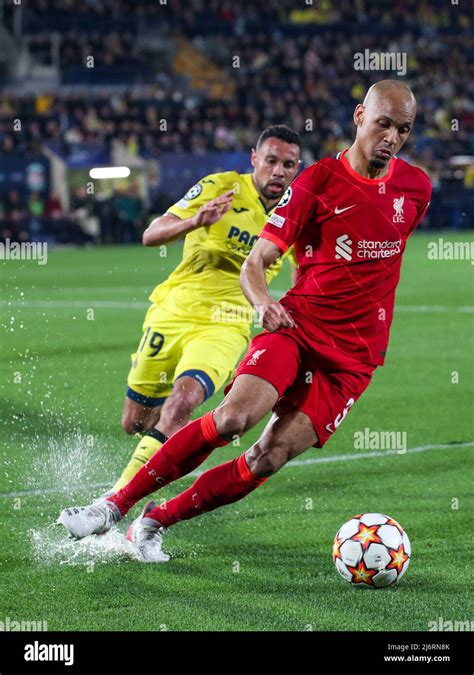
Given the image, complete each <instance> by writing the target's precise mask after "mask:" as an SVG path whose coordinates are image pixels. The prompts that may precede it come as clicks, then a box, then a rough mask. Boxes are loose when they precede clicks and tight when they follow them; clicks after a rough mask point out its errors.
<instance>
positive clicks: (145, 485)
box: [107, 412, 228, 516]
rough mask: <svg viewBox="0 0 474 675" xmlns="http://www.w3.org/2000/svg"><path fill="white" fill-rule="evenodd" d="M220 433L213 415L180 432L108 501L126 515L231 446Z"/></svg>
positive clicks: (204, 417)
mask: <svg viewBox="0 0 474 675" xmlns="http://www.w3.org/2000/svg"><path fill="white" fill-rule="evenodd" d="M227 443H228V441H225V440H224V439H223V438H221V437H220V436H219V434H218V433H217V429H216V425H215V422H214V418H213V415H212V412H209V413H207V414H206V415H204V416H203V417H200V418H199V419H197V420H194V421H193V422H189V424H187V425H186V426H185V427H183V428H182V429H180V430H179V431H177V432H176V433H175V434H173V435H172V436H171V438H169V439H168V440H167V441H166V443H164V444H163V445H162V447H161V448H160V449H159V450H157V452H155V454H154V455H153V457H151V458H150V459H149V460H148V462H147V463H146V464H145V465H144V466H143V467H142V468H141V469H140V470H139V471H138V472H137V473H136V474H135V476H134V477H133V478H132V479H131V480H130V482H129V483H127V485H125V487H123V488H122V489H121V490H119V491H118V492H116V493H115V494H113V495H112V496H111V497H108V498H107V499H108V500H109V501H111V502H113V503H114V504H115V505H116V506H117V507H118V509H119V510H120V513H121V514H122V516H124V515H125V514H126V513H127V511H128V510H129V509H131V508H132V506H134V504H136V502H138V501H139V500H140V499H143V497H146V496H147V495H149V494H151V493H152V492H155V490H158V489H159V488H162V487H164V486H165V485H168V483H171V482H172V481H174V480H176V479H177V478H181V476H186V474H188V473H189V472H190V471H192V470H193V469H195V468H196V467H197V466H199V465H200V464H202V462H204V460H205V459H206V458H207V457H208V456H209V455H210V454H211V452H212V451H213V450H214V448H217V447H220V446H223V445H227Z"/></svg>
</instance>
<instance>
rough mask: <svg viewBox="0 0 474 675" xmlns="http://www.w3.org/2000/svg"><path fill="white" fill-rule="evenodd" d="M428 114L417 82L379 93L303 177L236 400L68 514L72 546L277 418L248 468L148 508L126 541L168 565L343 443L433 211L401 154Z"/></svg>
mask: <svg viewBox="0 0 474 675" xmlns="http://www.w3.org/2000/svg"><path fill="white" fill-rule="evenodd" d="M415 115H416V101H415V97H414V96H413V93H412V91H411V90H410V88H409V87H408V86H407V85H406V84H404V83H402V82H399V81H398V80H383V81H381V82H378V83H377V84H375V85H373V86H372V87H371V88H370V89H369V91H368V92H367V95H366V97H365V99H364V102H363V103H362V104H358V105H357V106H356V108H355V111H354V122H355V125H356V127H357V133H356V138H355V141H354V143H353V144H352V146H351V147H350V148H349V149H347V150H345V151H343V152H341V153H338V154H337V155H333V156H330V157H325V158H324V159H322V160H320V161H318V162H316V163H315V164H313V165H312V166H310V167H309V168H307V169H306V170H305V171H303V172H302V173H301V174H300V175H299V176H298V177H297V178H296V179H295V180H294V182H293V183H292V185H291V186H290V188H288V190H287V192H286V193H285V195H284V196H283V198H282V200H281V202H280V204H279V206H278V207H277V208H276V210H275V212H274V213H273V215H272V216H271V218H270V219H269V221H268V222H267V224H266V225H265V227H264V229H263V231H262V232H261V234H260V238H259V240H258V241H257V243H256V244H255V246H254V248H253V250H252V252H251V253H250V255H249V257H248V259H247V261H246V262H245V263H244V266H243V268H242V273H241V285H242V289H243V291H244V293H245V295H246V297H247V299H248V300H249V302H250V303H251V305H252V306H254V307H255V308H256V309H257V310H258V311H259V313H260V316H261V321H262V325H263V327H264V329H265V330H264V331H263V332H262V333H260V334H259V335H257V336H256V337H255V338H254V339H253V340H252V342H251V345H250V347H249V350H248V352H247V354H246V355H245V357H244V358H243V359H242V361H241V362H240V365H239V366H238V368H237V371H236V373H235V377H234V379H233V381H232V382H231V384H230V385H229V386H228V387H227V389H226V394H227V395H226V397H225V399H224V400H223V402H222V403H221V405H220V406H218V407H217V408H216V409H215V410H214V411H212V412H209V413H207V414H206V415H204V416H203V417H201V418H200V419H197V420H195V421H193V422H190V423H189V424H188V425H187V426H186V427H184V428H183V429H181V430H179V431H178V432H176V433H175V434H174V435H173V436H172V437H171V438H170V439H169V440H167V441H166V443H165V444H164V445H163V446H162V447H161V449H160V450H159V451H158V452H157V453H156V454H155V455H153V457H152V458H151V459H150V460H149V461H148V462H147V463H146V464H145V466H144V467H143V468H141V469H140V470H139V472H138V473H137V474H136V475H135V476H134V477H133V478H132V479H131V481H130V482H129V483H128V484H127V485H126V486H125V487H124V488H123V489H122V490H119V491H118V492H116V493H115V494H113V495H112V496H110V497H108V499H107V500H101V501H98V502H95V503H94V504H92V505H90V506H87V507H81V508H72V509H65V510H64V511H62V513H61V515H60V517H59V522H60V523H62V524H63V525H64V526H65V527H66V528H67V529H68V530H69V532H70V533H71V534H72V535H73V536H75V537H78V538H79V537H83V536H86V535H88V534H93V533H99V532H104V531H106V530H108V529H109V528H110V527H111V526H112V525H113V524H114V523H115V522H117V521H118V520H120V518H122V517H123V516H124V515H125V514H126V513H127V511H128V510H129V509H130V508H131V507H132V506H133V505H134V504H135V503H136V502H137V501H139V500H140V499H142V498H143V497H145V496H147V495H149V494H151V493H152V492H154V491H155V490H157V489H159V488H161V487H163V486H164V485H167V484H168V483H170V482H172V481H174V480H176V479H177V478H180V477H182V476H185V475H186V474H188V473H189V472H190V471H192V470H193V469H195V468H196V467H197V466H199V465H200V464H201V463H202V462H203V461H204V460H205V459H206V458H207V457H208V456H209V455H210V453H211V452H212V451H213V450H214V449H215V448H218V447H219V446H223V445H226V443H228V442H229V440H230V439H232V438H233V437H235V435H236V434H237V435H239V436H240V435H242V434H243V433H245V432H246V431H247V430H248V429H250V428H252V427H253V426H254V425H255V424H257V423H258V422H259V421H260V420H261V419H262V418H263V417H264V416H265V415H266V414H267V413H268V412H269V411H270V410H273V415H272V417H271V419H270V421H269V422H268V424H267V426H266V428H265V429H264V431H263V433H262V435H261V437H260V438H259V440H258V441H257V442H256V443H254V445H253V446H252V447H251V448H249V449H248V450H247V451H246V452H244V453H243V454H242V455H241V456H240V457H238V458H236V459H233V460H230V461H228V462H225V463H223V464H220V465H219V466H216V467H214V468H212V469H209V470H208V471H206V472H204V473H203V474H201V475H200V476H199V478H197V480H196V481H195V482H194V484H193V485H192V486H191V487H190V488H188V489H187V490H185V491H184V492H182V493H181V494H179V495H178V496H177V497H174V498H173V499H171V500H169V501H167V502H165V503H163V504H161V505H159V506H157V505H156V504H155V503H154V502H149V503H148V504H147V505H146V506H145V508H144V511H143V513H142V515H141V516H140V517H139V518H137V519H136V520H135V521H134V522H133V524H132V525H131V527H130V529H129V531H128V534H127V536H128V538H129V539H130V540H131V541H132V543H133V544H134V546H135V549H136V551H137V554H138V557H139V559H141V560H143V561H148V562H156V561H163V560H167V559H168V558H169V556H168V555H167V554H166V553H164V552H163V551H162V548H161V545H162V535H163V532H164V531H165V530H166V528H168V527H170V526H171V525H174V524H175V523H177V522H179V521H181V520H186V519H188V518H193V517H195V516H198V515H200V514H202V513H204V512H207V511H211V510H213V509H215V508H216V507H218V506H223V505H225V504H229V503H231V502H235V501H237V500H238V499H241V498H242V497H244V496H245V495H248V494H249V493H250V492H252V491H253V490H254V489H255V488H257V487H258V486H259V485H261V484H262V483H263V482H264V481H265V480H266V479H267V478H268V477H269V476H271V475H272V474H274V473H276V472H277V471H278V470H279V469H280V468H281V467H282V466H283V465H284V464H286V462H288V461H289V460H291V459H293V458H294V457H296V456H297V455H299V454H300V453H302V452H304V451H305V450H306V449H307V448H308V447H310V446H313V445H314V446H316V447H319V448H321V447H322V446H323V445H324V443H325V442H326V441H327V440H328V438H329V437H330V436H331V434H332V433H334V431H335V430H336V429H337V427H338V426H339V424H340V423H341V422H342V420H343V419H344V417H345V416H346V415H347V413H348V412H349V410H350V409H351V408H352V406H353V405H354V403H355V402H356V401H357V399H358V398H359V396H360V395H361V394H362V393H363V391H364V390H365V389H366V388H367V386H368V384H369V382H370V380H371V377H372V374H373V372H374V370H375V368H376V367H377V366H380V365H382V364H383V362H384V357H385V352H386V348H387V342H388V337H389V331H390V325H391V322H392V316H393V306H394V300H395V289H396V287H397V284H398V280H399V276H400V265H401V261H402V255H403V252H404V250H405V246H406V241H407V239H408V237H409V236H410V234H411V233H412V232H413V230H414V229H415V227H416V226H417V225H418V224H419V223H420V221H421V220H422V218H423V216H424V214H425V212H426V209H427V207H428V204H429V200H430V195H431V184H430V181H429V179H428V177H427V176H426V174H425V173H424V172H423V171H421V169H418V168H415V167H413V166H411V165H410V164H408V163H407V162H405V161H404V160H402V159H400V158H397V157H396V153H397V152H398V151H399V150H400V148H401V147H402V146H403V144H404V143H405V141H406V140H407V138H408V136H409V134H410V131H411V129H412V126H413V123H414V120H415ZM291 245H294V247H295V252H296V257H297V260H298V264H299V267H298V276H297V280H296V283H295V285H294V286H293V288H291V289H290V290H289V291H288V292H287V293H286V295H285V296H284V297H283V298H282V299H281V300H280V301H279V302H276V301H275V300H274V299H273V298H272V297H271V296H270V294H269V292H268V288H267V285H266V282H265V270H266V269H267V268H268V267H269V265H271V264H272V262H273V261H274V260H276V258H277V257H278V256H280V255H282V253H283V252H284V251H286V250H287V248H288V247H289V246H291Z"/></svg>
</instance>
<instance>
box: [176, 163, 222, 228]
mask: <svg viewBox="0 0 474 675" xmlns="http://www.w3.org/2000/svg"><path fill="white" fill-rule="evenodd" d="M223 192H224V189H223V186H222V184H221V181H220V179H219V174H210V175H209V176H205V177H204V178H202V179H201V180H200V181H199V182H198V183H196V184H195V185H193V186H192V187H191V188H189V190H188V191H187V192H186V194H185V195H184V197H182V198H181V199H180V200H179V201H178V202H176V204H173V206H170V207H169V208H168V210H167V211H166V213H172V214H173V215H174V216H177V217H178V218H181V220H186V218H192V216H194V215H195V214H196V213H197V212H198V211H199V209H200V208H201V206H203V205H204V204H207V202H210V201H211V199H215V198H216V197H218V196H219V195H220V194H222V193H223Z"/></svg>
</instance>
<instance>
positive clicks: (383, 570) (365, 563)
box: [332, 513, 411, 588]
mask: <svg viewBox="0 0 474 675" xmlns="http://www.w3.org/2000/svg"><path fill="white" fill-rule="evenodd" d="M410 554H411V545H410V540H409V539H408V536H407V534H406V532H405V531H404V530H403V528H402V527H401V526H400V525H399V524H398V523H397V521H396V520H393V518H390V516H386V515H384V514H383V513H361V514H359V515H358V516H354V517H353V518H351V519H350V520H348V521H347V523H344V525H343V526H342V527H341V528H340V529H339V531H338V533H337V534H336V537H335V539H334V545H333V548H332V558H333V560H334V564H335V565H336V569H337V571H338V572H339V574H340V575H341V577H343V578H344V579H345V580H346V581H348V582H349V583H350V584H354V585H357V586H372V587H375V588H384V587H386V586H392V585H393V584H395V583H396V582H397V581H398V580H399V579H401V578H402V576H403V575H404V574H405V572H406V571H407V567H408V565H409V563H410Z"/></svg>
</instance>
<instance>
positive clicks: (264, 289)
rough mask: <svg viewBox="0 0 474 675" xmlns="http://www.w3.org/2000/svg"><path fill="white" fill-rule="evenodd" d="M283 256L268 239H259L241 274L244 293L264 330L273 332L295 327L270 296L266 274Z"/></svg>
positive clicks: (288, 316)
mask: <svg viewBox="0 0 474 675" xmlns="http://www.w3.org/2000/svg"><path fill="white" fill-rule="evenodd" d="M280 255H281V251H280V249H279V248H278V246H275V244H273V243H272V242H271V241H268V240H267V239H259V240H258V241H257V243H256V244H255V246H254V247H253V249H252V251H251V252H250V254H249V256H248V258H247V260H246V261H245V262H244V264H243V265H242V270H241V272H240V286H241V288H242V291H243V293H244V295H245V297H246V298H247V300H248V301H249V303H250V304H251V305H252V307H253V308H254V309H255V310H256V311H257V312H258V314H259V317H260V322H261V324H262V326H263V327H264V328H266V329H267V330H270V331H273V330H277V329H278V328H288V327H291V326H294V325H295V324H294V321H293V319H292V318H291V316H290V315H289V314H288V313H287V312H286V310H285V309H284V307H282V305H280V303H279V302H277V301H276V300H274V299H273V298H272V296H271V295H270V292H269V290H268V286H267V280H266V277H265V272H266V270H267V269H268V267H270V265H271V264H272V263H273V262H275V260H276V259H277V258H278V257H279V256H280Z"/></svg>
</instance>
